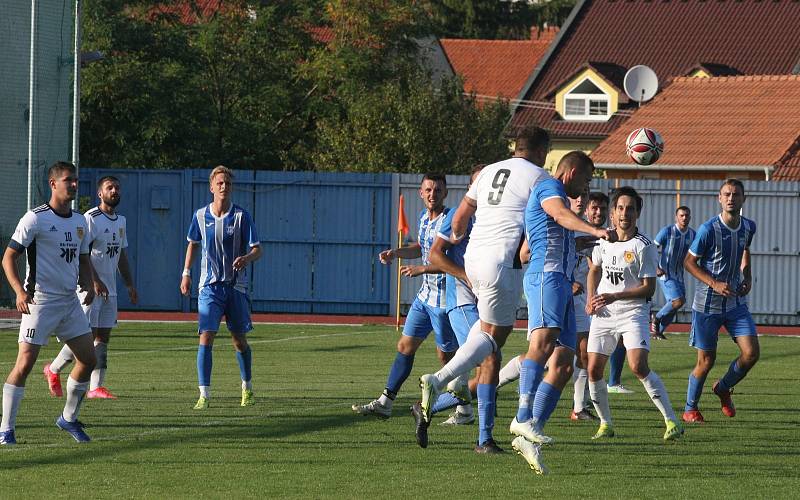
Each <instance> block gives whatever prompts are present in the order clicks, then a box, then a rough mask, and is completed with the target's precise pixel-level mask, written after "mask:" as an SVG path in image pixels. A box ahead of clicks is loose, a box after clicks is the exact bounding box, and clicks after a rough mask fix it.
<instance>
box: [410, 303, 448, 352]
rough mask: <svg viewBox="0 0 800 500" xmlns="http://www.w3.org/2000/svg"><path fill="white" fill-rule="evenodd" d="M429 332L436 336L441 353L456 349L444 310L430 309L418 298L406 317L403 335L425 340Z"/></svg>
mask: <svg viewBox="0 0 800 500" xmlns="http://www.w3.org/2000/svg"><path fill="white" fill-rule="evenodd" d="M431 330H433V331H434V333H435V334H436V345H437V346H439V349H440V350H441V351H442V352H453V351H455V350H456V349H458V341H457V340H456V335H455V333H453V329H452V328H451V327H450V320H449V319H448V318H447V312H446V311H445V310H444V308H443V307H431V306H429V305H428V304H425V303H423V302H422V301H421V300H419V299H418V298H417V299H414V303H413V304H411V309H409V310H408V316H406V324H405V325H404V326H403V335H406V336H408V337H414V338H418V339H422V340H425V339H426V338H428V335H429V334H430V333H431Z"/></svg>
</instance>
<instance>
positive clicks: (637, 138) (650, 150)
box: [625, 127, 664, 165]
mask: <svg viewBox="0 0 800 500" xmlns="http://www.w3.org/2000/svg"><path fill="white" fill-rule="evenodd" d="M625 150H626V152H627V154H628V156H629V157H630V159H631V160H633V161H634V162H635V163H638V164H639V165H652V164H653V163H655V162H656V161H658V158H659V157H660V156H661V153H663V152H664V140H663V139H662V138H661V134H659V133H658V132H656V131H655V130H653V129H651V128H647V127H642V128H637V129H636V130H634V131H633V132H631V133H630V134H629V135H628V138H627V139H626V140H625Z"/></svg>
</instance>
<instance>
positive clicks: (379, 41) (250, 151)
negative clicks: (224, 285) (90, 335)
mask: <svg viewBox="0 0 800 500" xmlns="http://www.w3.org/2000/svg"><path fill="white" fill-rule="evenodd" d="M170 5H173V6H174V5H178V4H171V3H169V2H159V1H156V0H128V1H126V0H85V4H84V18H83V22H84V43H83V50H87V51H88V50H100V51H102V52H103V53H104V54H105V55H106V58H105V60H103V61H101V62H98V63H95V64H91V65H89V66H87V67H86V68H84V70H83V82H82V89H81V90H82V93H81V148H82V152H81V158H82V160H83V163H84V165H86V166H95V167H135V168H147V167H151V168H186V167H209V166H212V165H216V164H225V165H228V166H230V167H233V168H254V169H284V170H305V169H317V168H319V169H335V170H355V171H370V172H374V171H387V170H393V171H400V172H418V171H422V170H427V169H436V170H442V171H447V172H453V173H463V172H467V171H468V170H469V168H470V166H471V165H472V164H473V163H475V162H478V161H482V162H487V161H495V160H497V159H500V158H503V157H505V156H506V155H507V150H506V147H507V141H506V140H505V139H504V138H503V137H502V131H503V129H504V127H505V124H506V122H507V120H508V118H509V109H508V106H507V104H506V103H503V102H497V103H489V104H485V105H482V106H479V105H478V104H477V103H476V101H475V99H474V98H473V97H471V96H467V95H463V94H462V91H461V84H460V82H457V81H455V80H449V79H445V80H444V81H442V82H434V78H433V77H432V74H431V73H430V68H428V67H427V66H426V65H425V64H424V63H423V62H422V61H423V59H424V58H423V57H422V56H421V54H420V50H419V45H420V41H421V40H424V39H426V37H428V38H430V33H432V31H433V27H432V25H431V22H430V19H429V17H428V11H426V10H424V9H423V8H422V7H421V6H420V5H421V4H420V3H418V2H408V1H404V0H395V1H385V0H349V1H346V0H329V1H327V2H325V3H323V2H322V1H321V0H301V1H289V0H284V1H276V2H256V3H250V4H248V3H247V2H245V0H230V1H226V2H224V3H223V4H222V5H223V7H224V8H221V9H219V10H218V11H216V12H212V13H211V15H210V16H209V15H208V13H207V12H205V13H204V12H203V11H202V10H201V9H200V8H199V7H197V4H195V3H194V2H188V4H186V5H189V6H192V8H194V9H195V11H196V12H195V13H196V14H198V19H200V21H198V22H187V21H186V19H182V18H181V15H180V14H179V13H178V11H177V10H176V9H175V8H170V7H169V6H170ZM180 5H184V4H183V3H181V4H180ZM319 26H326V27H328V29H330V32H331V33H332V37H331V38H330V39H326V40H325V41H321V40H315V39H314V38H313V35H314V33H315V31H314V29H313V28H314V27H319Z"/></svg>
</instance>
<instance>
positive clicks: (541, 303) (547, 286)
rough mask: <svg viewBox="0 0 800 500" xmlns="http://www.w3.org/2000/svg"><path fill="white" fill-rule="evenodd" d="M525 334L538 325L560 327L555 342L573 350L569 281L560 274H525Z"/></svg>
mask: <svg viewBox="0 0 800 500" xmlns="http://www.w3.org/2000/svg"><path fill="white" fill-rule="evenodd" d="M524 286H525V297H527V299H528V336H529V337H530V332H532V331H533V330H536V329H538V328H560V329H561V333H559V335H558V340H557V345H560V346H562V347H568V348H570V349H572V350H573V351H574V350H575V344H576V342H577V333H576V332H575V307H574V305H573V302H572V283H571V282H570V281H569V280H568V279H567V277H566V276H564V275H563V274H561V273H527V274H525V279H524Z"/></svg>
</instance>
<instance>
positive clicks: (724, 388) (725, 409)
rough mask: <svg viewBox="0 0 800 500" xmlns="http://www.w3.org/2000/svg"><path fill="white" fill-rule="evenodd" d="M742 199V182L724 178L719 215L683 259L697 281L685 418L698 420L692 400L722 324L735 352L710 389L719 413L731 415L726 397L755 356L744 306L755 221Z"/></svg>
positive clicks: (700, 418)
mask: <svg viewBox="0 0 800 500" xmlns="http://www.w3.org/2000/svg"><path fill="white" fill-rule="evenodd" d="M744 201H745V194H744V184H742V182H741V181H740V180H738V179H727V180H726V181H725V182H724V183H723V184H722V186H721V187H720V190H719V203H720V205H721V207H722V213H720V214H719V215H718V216H716V217H714V218H712V219H711V220H709V221H707V222H705V223H704V224H703V225H702V226H700V228H699V229H698V230H697V236H696V237H695V239H694V242H693V243H692V246H691V248H689V254H688V255H687V256H686V259H685V261H684V265H685V266H686V270H687V271H689V273H691V274H692V276H694V277H695V278H697V280H698V281H699V282H700V283H699V284H698V286H697V289H696V290H695V294H694V302H693V304H692V332H691V335H690V336H689V345H691V346H692V347H694V348H695V349H697V364H696V365H695V367H694V370H692V373H690V374H689V387H688V389H687V391H686V407H685V409H684V414H683V420H684V421H686V422H703V421H704V419H703V415H702V414H701V413H700V410H699V408H698V403H699V401H700V395H701V394H702V392H703V384H704V383H705V380H706V377H707V376H708V373H709V372H710V371H711V368H712V367H713V366H714V361H715V360H716V357H717V340H718V333H719V329H720V327H722V326H724V327H725V329H726V330H727V331H728V334H729V335H730V336H731V338H732V339H733V340H734V342H735V343H736V346H737V347H738V348H739V352H740V355H739V357H737V358H736V359H734V360H733V361H732V362H731V364H730V366H729V367H728V371H727V373H725V375H724V376H723V377H722V378H720V379H719V380H718V381H717V382H716V383H715V384H714V386H713V388H712V390H713V391H714V394H716V395H717V396H718V397H719V399H720V402H721V404H722V413H724V414H725V415H727V416H728V417H733V416H734V415H735V414H736V408H735V407H734V405H733V401H732V400H731V392H733V387H734V386H735V385H736V384H738V383H739V382H740V381H741V380H742V379H743V378H744V377H745V375H747V373H748V372H749V371H750V370H751V369H752V368H753V366H754V365H755V364H756V362H757V361H758V358H759V355H760V348H759V344H758V337H757V336H756V325H755V323H753V318H752V317H751V316H750V310H749V309H748V308H747V294H748V293H750V288H751V286H752V282H753V281H752V275H751V272H750V244H751V243H752V241H753V235H754V234H755V232H756V223H755V222H753V221H752V220H750V219H747V218H745V217H742V216H741V215H740V212H741V209H742V206H743V205H744Z"/></svg>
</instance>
